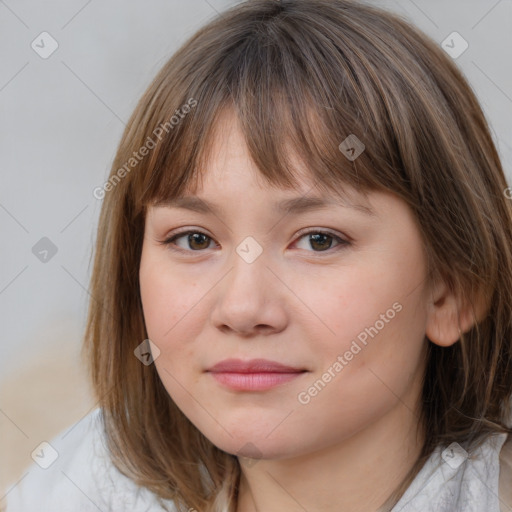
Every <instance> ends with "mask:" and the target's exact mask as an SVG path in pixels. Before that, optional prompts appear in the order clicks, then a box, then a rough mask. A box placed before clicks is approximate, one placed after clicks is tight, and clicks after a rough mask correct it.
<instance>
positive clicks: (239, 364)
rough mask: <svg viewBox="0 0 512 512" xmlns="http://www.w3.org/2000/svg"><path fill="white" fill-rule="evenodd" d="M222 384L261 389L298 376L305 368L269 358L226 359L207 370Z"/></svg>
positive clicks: (242, 389) (247, 388) (241, 389)
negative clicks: (287, 364) (248, 359)
mask: <svg viewBox="0 0 512 512" xmlns="http://www.w3.org/2000/svg"><path fill="white" fill-rule="evenodd" d="M207 371H208V372H209V373H211V374H212V376H213V377H214V378H215V379H216V380H217V381H218V382H219V383H221V384H223V385H225V386H227V387H229V388H232V389H236V390H239V391H261V390H265V389H269V388H272V387H274V386H277V385H278V384H283V383H285V382H288V381H290V380H293V379H295V378H297V377H298V376H300V375H302V374H303V373H305V372H306V370H305V369H301V368H294V367H292V366H286V365H283V364H281V363H278V362H276V361H269V360H267V359H251V360H250V361H242V360H241V359H226V360H224V361H221V362H220V363H218V364H216V365H215V366H213V367H212V368H210V369H209V370H207Z"/></svg>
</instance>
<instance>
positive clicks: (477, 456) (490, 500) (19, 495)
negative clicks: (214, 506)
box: [6, 408, 512, 512]
mask: <svg viewBox="0 0 512 512" xmlns="http://www.w3.org/2000/svg"><path fill="white" fill-rule="evenodd" d="M506 439H507V434H495V435H493V436H490V437H489V438H488V439H487V440H486V441H485V443H484V444H483V445H482V446H481V447H480V448H479V449H478V450H475V451H474V453H472V454H471V456H470V457H469V458H465V457H464V453H463V452H462V451H461V450H462V449H461V448H460V447H459V446H458V445H454V446H453V447H451V445H450V447H451V448H450V447H448V448H447V449H445V450H444V451H442V450H441V449H440V448H438V449H436V450H435V451H434V453H433V454H432V455H431V457H430V458H429V459H428V460H427V462H426V463H425V465H424V466H423V468H422V469H421V471H420V472H419V473H418V475H416V478H415V479H414V480H413V482H412V483H411V485H410V486H409V488H408V489H407V491H406V492H405V494H404V495H403V496H402V498H401V499H400V501H399V502H398V503H397V504H396V505H395V507H393V510H392V512H505V511H508V510H512V509H509V508H507V506H505V505H504V504H503V502H506V501H505V500H503V497H502V507H503V508H502V509H500V500H499V498H498V485H499V471H500V452H501V448H502V446H503V444H504V442H505V441H506ZM510 441H511V442H512V439H510ZM507 447H508V443H507ZM511 453H512V450H510V451H508V450H507V459H506V460H505V459H504V458H503V455H504V454H505V450H504V451H503V453H502V460H501V463H502V465H503V467H506V469H507V471H508V474H509V475H510V479H508V477H507V480H508V481H510V482H511V485H512V471H511V469H512V460H510V459H511V458H512V457H510V456H509V455H510V454H511ZM57 454H58V456H57V457H56V458H55V456H56V455H57ZM32 455H33V458H34V460H35V461H36V462H34V463H33V464H32V466H30V468H29V469H28V471H26V472H25V475H24V476H23V477H22V479H21V480H20V481H19V482H18V483H17V484H16V485H15V486H14V487H11V488H10V490H9V489H8V490H7V497H6V500H7V509H6V512H98V511H100V512H109V511H112V512H121V511H130V512H157V511H158V512H162V511H163V510H165V509H163V508H162V507H161V506H160V505H159V503H158V501H157V498H156V496H155V495H154V494H153V493H151V492H149V491H148V490H147V489H143V488H140V487H138V486H137V485H136V484H135V483H134V482H133V481H132V480H130V479H129V478H127V477H125V476H124V475H122V474H121V473H120V472H119V471H118V470H117V468H115V466H114V465H113V464H112V463H111V461H110V459H109V457H108V451H107V449H106V444H105V438H104V435H103V431H102V429H101V416H100V409H99V408H97V409H95V410H94V411H93V412H91V413H90V414H88V415H87V416H86V417H85V418H84V419H82V420H81V421H79V422H78V423H76V424H75V425H74V426H73V427H71V428H70V429H68V430H67V431H64V432H62V433H61V434H59V435H58V436H56V437H55V438H54V439H53V440H52V441H50V443H49V445H48V444H43V445H42V446H41V447H40V448H39V449H36V450H35V451H34V452H33V454H32ZM41 466H42V467H41ZM43 467H46V469H43ZM164 503H165V504H166V505H167V507H168V510H169V512H177V510H176V508H175V507H174V506H173V504H172V502H171V501H165V500H164ZM509 506H512V503H509Z"/></svg>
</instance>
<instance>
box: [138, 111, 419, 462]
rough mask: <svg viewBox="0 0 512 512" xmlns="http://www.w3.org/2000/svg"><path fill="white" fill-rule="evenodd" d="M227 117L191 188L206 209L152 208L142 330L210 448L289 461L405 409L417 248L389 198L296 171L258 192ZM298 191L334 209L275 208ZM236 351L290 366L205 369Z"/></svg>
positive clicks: (415, 359)
mask: <svg viewBox="0 0 512 512" xmlns="http://www.w3.org/2000/svg"><path fill="white" fill-rule="evenodd" d="M224 121H225V122H222V123H220V124H219V126H218V130H217V131H216V134H217V135H216V137H217V138H216V142H215V147H214V152H213V155H214V158H213V160H211V162H210V164H209V167H208V169H206V174H205V176H204V180H203V183H202V185H201V187H200V189H199V190H196V191H195V193H194V196H195V197H199V198H201V199H203V200H206V201H208V202H210V203H213V205H214V206H215V208H216V211H215V213H208V212H199V211H192V210H190V209H186V208H182V207H178V206H176V205H171V204H165V205H160V206H154V207H151V208H150V209H149V211H148V214H147V217H146V225H145V234H144V243H143V250H142V258H141V264H140V290H141V297H142V304H143V310H144V317H145V321H146V326H147V331H148V337H149V339H150V340H151V341H152V342H153V343H154V344H155V345H156V346H157V347H158V348H159V350H160V354H159V356H158V357H157V358H156V359H155V365H156V369H157V371H158V374H159V376H160V378H161V380H162V382H163V385H164V386H165V388H166V390H167V391H168V393H169V395H170V396H171V397H172V399H173V400H174V402H175V403H176V404H177V405H178V407H179V408H180V409H181V410H182V411H183V413H184V414H185V415H186V416H187V417H188V418H189V419H190V421H191V422H192V423H193V424H194V425H195V426H196V427H197V428H198V429H199V430H200V431H201V432H202V433H203V434H204V435H205V436H206V437H207V438H208V439H210V441H211V442H213V443H214V444H215V445H216V446H218V447H219V448H220V449H222V450H225V451H227V452H229V453H232V454H238V455H244V456H248V457H251V456H253V457H262V458H287V457H293V456H299V455H301V454H306V453H310V452H314V451H315V450H321V449H325V448H328V447H329V446H332V445H334V444H336V443H339V442H342V441H343V440H345V439H348V438H350V437H351V436H352V435H354V434H355V433H356V432H358V431H360V430H361V429H364V428H365V427H367V426H368V425H371V424H372V423H374V422H375V421H377V420H379V419H381V418H384V417H385V416H386V415H387V414H388V413H389V411H391V410H392V409H393V408H395V407H397V405H398V404H399V402H402V403H406V404H408V406H410V407H411V408H412V407H413V406H414V403H415V401H416V400H417V397H418V393H419V392H420V389H421V372H420V370H421V369H422V368H423V364H424V348H425V340H424V334H425V323H426V318H427V308H426V299H427V289H426V273H425V268H426V267H425V254H424V250H423V244H422V240H421V238H420V234H419V231H418V228H417V224H416V223H415V220H414V218H413V215H412V213H411V211H410V210H409V208H408V207H407V205H406V204H405V203H404V202H402V201H401V200H400V199H398V198H397V197H396V196H394V195H391V194H384V193H377V192H375V193H371V194H370V195H369V196H368V197H367V198H366V199H365V198H364V196H362V195H359V194H358V193H357V191H355V190H349V189H346V190H345V192H346V193H347V197H348V194H350V196H349V197H350V201H347V200H345V201H344V202H340V198H339V197H336V196H333V195H327V194H326V193H319V191H318V190H317V189H316V188H315V187H314V184H313V183H311V182H309V181H307V179H306V178H305V177H304V179H303V180H302V181H301V187H302V188H301V189H300V190H293V191H292V190H291V189H286V190H285V189H279V188H270V187H269V186H267V185H264V184H263V183H262V181H261V178H260V177H259V176H258V171H257V169H256V167H255V166H254V164H253V163H252V161H251V160H250V159H249V156H248V153H247V150H246V147H245V144H244V140H243V138H242V136H241V134H240V132H239V131H238V128H237V125H236V120H235V119H234V118H233V119H230V118H229V117H227V118H225V119H224ZM306 195H307V196H308V197H318V198H320V199H322V200H325V201H334V202H335V203H334V204H328V205H327V206H324V207H323V208H314V209H308V210H303V211H294V212H293V213H289V214H285V213H283V211H280V210H277V209H276V208H277V206H276V205H277V204H279V203H280V202H282V201H284V200H288V199H294V198H297V197H303V196H306ZM358 204H359V205H363V206H365V207H368V208H371V209H372V210H373V211H374V215H369V214H368V213H366V212H365V211H363V210H362V209H358V208H357V207H356V208H354V207H353V205H358ZM351 205H352V206H351ZM171 239H172V241H171ZM164 241H167V242H168V243H162V242H164ZM231 358H235V359H240V360H242V361H248V360H252V359H266V360H270V361H274V362H278V363H280V364H282V365H285V366H287V367H291V368H293V369H295V371H294V372H292V373H284V372H282V371H276V369H275V368H267V370H268V369H270V370H273V373H268V372H265V371H262V369H259V371H257V370H254V371H253V373H252V374H245V375H241V374H240V373H238V372H240V369H238V372H237V371H236V369H235V371H233V369H231V370H232V371H231V372H219V373H215V372H211V371H208V370H209V369H211V368H212V367H213V366H214V365H216V364H217V363H219V362H221V361H224V360H226V359H231Z"/></svg>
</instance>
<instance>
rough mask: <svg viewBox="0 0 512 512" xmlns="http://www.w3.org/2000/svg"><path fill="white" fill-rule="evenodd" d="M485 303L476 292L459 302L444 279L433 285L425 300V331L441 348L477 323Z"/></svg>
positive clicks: (482, 313)
mask: <svg viewBox="0 0 512 512" xmlns="http://www.w3.org/2000/svg"><path fill="white" fill-rule="evenodd" d="M488 305H489V302H488V301H487V300H485V299H484V297H483V295H479V296H478V297H476V298H475V299H474V300H471V301H469V302H468V303H465V304H463V303H462V302H461V300H460V298H458V297H457V296H456V295H455V294H454V293H453V292H452V291H451V290H450V289H449V287H448V286H447V284H446V283H445V282H444V281H440V282H438V283H437V284H436V285H435V286H433V290H432V292H431V295H430V299H429V301H428V304H427V307H428V316H427V325H426V329H425V334H426V336H427V338H428V339H429V340H430V341H432V342H433V343H435V344H436V345H440V346H442V347H449V346H451V345H453V344H454V343H456V342H457V341H458V340H459V339H460V336H461V334H462V333H465V332H467V331H469V330H470V329H471V328H472V327H473V326H474V325H475V324H476V323H479V322H481V321H482V320H483V319H484V318H485V316H486V313H487V311H488Z"/></svg>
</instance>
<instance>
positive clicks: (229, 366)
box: [207, 359, 306, 373]
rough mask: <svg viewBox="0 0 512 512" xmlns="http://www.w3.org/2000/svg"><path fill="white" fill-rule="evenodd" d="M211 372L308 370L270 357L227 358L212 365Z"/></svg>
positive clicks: (285, 371) (287, 371) (294, 371)
mask: <svg viewBox="0 0 512 512" xmlns="http://www.w3.org/2000/svg"><path fill="white" fill-rule="evenodd" d="M207 371H209V372H231V373H297V372H302V371H306V370H305V369H304V368H295V367H293V366H287V365H284V364H281V363H278V362H277V361H270V360H268V359H250V360H248V361H243V360H242V359H225V360H224V361H221V362H220V363H217V364H216V365H215V366H212V367H211V368H209V369H208V370H207Z"/></svg>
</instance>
